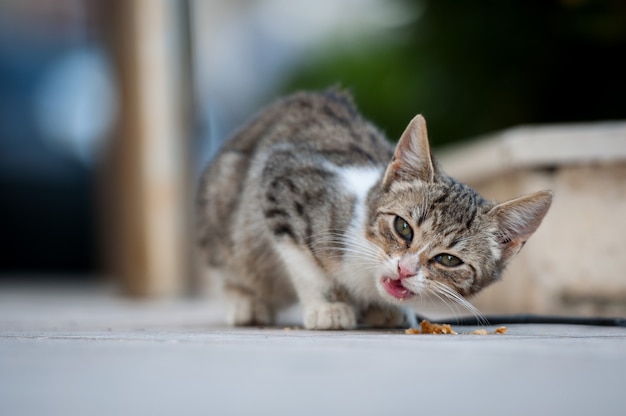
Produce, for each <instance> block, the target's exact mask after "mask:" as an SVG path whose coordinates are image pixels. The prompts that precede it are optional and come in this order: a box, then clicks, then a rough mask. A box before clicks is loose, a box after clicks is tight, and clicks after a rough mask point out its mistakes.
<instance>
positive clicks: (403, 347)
mask: <svg viewBox="0 0 626 416" xmlns="http://www.w3.org/2000/svg"><path fill="white" fill-rule="evenodd" d="M288 328H289V329H286V327H276V328H247V329H233V328H226V327H223V326H221V325H220V324H219V314H218V311H217V310H216V309H215V308H214V307H213V306H211V305H210V304H207V303H206V302H204V301H201V300H180V301H174V302H135V301H130V300H124V299H121V298H118V297H116V296H114V295H113V294H111V293H110V292H107V291H106V290H91V289H90V290H76V289H75V288H71V287H69V288H66V289H64V290H59V289H58V288H57V289H56V290H53V291H50V290H46V291H43V290H41V289H38V288H29V289H21V288H6V287H0V414H1V415H41V414H45V415H79V414H80V415H82V414H90V415H111V414H116V415H126V414H152V415H154V414H159V415H160V414H163V415H169V414H184V415H195V414H198V415H200V414H203V415H206V414H213V415H246V414H253V415H282V414H285V415H293V414H298V415H319V414H324V415H332V414H348V415H353V414H354V415H356V414H365V415H379V414H454V413H457V412H463V413H464V414H470V415H471V414H480V415H491V414H492V415H502V414H507V415H528V414H546V415H559V414H567V415H578V414H580V415H583V414H584V415H586V414H592V413H595V414H603V415H618V414H619V415H621V414H623V399H622V397H621V392H622V390H623V386H624V384H625V382H626V329H624V328H598V327H583V326H554V325H545V326H544V325H517V326H511V327H509V331H508V333H507V334H506V335H497V336H496V335H491V336H476V335H456V336H454V335H406V334H404V333H403V332H402V331H344V332H338V331H335V332H316V331H305V330H301V329H293V328H292V327H288ZM457 329H461V330H462V331H467V332H469V331H471V330H472V329H473V328H467V329H464V328H463V329H462V328H457Z"/></svg>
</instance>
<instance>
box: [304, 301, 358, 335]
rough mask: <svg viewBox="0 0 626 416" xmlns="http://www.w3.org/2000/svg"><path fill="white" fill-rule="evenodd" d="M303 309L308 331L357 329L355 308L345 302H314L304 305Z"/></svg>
mask: <svg viewBox="0 0 626 416" xmlns="http://www.w3.org/2000/svg"><path fill="white" fill-rule="evenodd" d="M303 309H304V327H305V328H307V329H353V328H356V314H355V312H354V307H352V306H351V305H349V304H347V303H345V302H320V303H315V302H314V303H309V304H307V305H304V308H303Z"/></svg>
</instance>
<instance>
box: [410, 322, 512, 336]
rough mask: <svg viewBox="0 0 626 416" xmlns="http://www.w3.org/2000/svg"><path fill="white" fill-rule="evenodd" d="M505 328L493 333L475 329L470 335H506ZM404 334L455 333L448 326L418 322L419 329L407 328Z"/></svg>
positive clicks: (497, 329)
mask: <svg viewBox="0 0 626 416" xmlns="http://www.w3.org/2000/svg"><path fill="white" fill-rule="evenodd" d="M506 331H507V327H506V326H501V327H499V328H496V329H495V330H494V331H493V332H491V333H490V332H488V331H487V330H486V329H477V330H475V331H474V332H472V335H489V334H506ZM404 332H405V333H406V334H410V335H413V334H451V335H456V334H458V332H456V331H455V330H454V329H452V327H451V326H450V324H442V325H440V324H433V323H431V322H428V321H427V320H423V321H422V322H420V328H409V329H407V330H405V331H404Z"/></svg>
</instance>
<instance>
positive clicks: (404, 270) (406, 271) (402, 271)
mask: <svg viewBox="0 0 626 416" xmlns="http://www.w3.org/2000/svg"><path fill="white" fill-rule="evenodd" d="M411 276H415V270H413V269H411V268H409V267H407V266H405V265H403V264H402V262H399V263H398V277H399V278H400V279H406V278H408V277H411Z"/></svg>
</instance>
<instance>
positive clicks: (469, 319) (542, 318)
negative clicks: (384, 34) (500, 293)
mask: <svg viewBox="0 0 626 416" xmlns="http://www.w3.org/2000/svg"><path fill="white" fill-rule="evenodd" d="M416 318H417V321H418V322H420V321H423V320H424V319H425V318H424V317H422V316H419V315H417V316H416ZM485 320H486V321H487V322H485ZM429 321H430V322H432V323H434V324H452V325H459V326H484V325H505V324H506V325H513V324H559V325H592V326H618V327H626V318H605V317H579V316H557V315H531V314H519V315H488V316H485V317H482V318H479V317H476V316H465V317H458V318H450V319H440V320H433V321H431V320H430V319H429Z"/></svg>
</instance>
